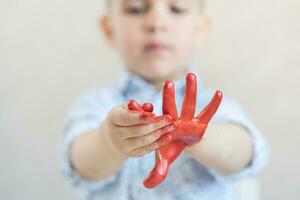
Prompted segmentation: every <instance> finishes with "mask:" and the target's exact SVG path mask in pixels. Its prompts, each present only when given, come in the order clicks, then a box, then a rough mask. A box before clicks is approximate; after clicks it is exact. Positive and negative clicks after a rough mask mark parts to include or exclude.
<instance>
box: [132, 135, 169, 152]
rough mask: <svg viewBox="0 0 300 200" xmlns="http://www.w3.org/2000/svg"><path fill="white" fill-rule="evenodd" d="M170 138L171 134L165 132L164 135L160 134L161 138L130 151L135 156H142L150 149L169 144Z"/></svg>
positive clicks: (150, 150) (153, 149)
mask: <svg viewBox="0 0 300 200" xmlns="http://www.w3.org/2000/svg"><path fill="white" fill-rule="evenodd" d="M172 140H173V138H172V136H171V134H169V133H167V134H165V135H164V136H162V137H161V138H159V139H158V140H157V141H155V142H152V143H151V144H149V145H147V146H144V147H141V148H137V149H135V150H133V151H132V153H133V155H135V156H143V155H145V154H147V153H150V152H152V151H155V150H157V149H159V148H161V147H163V146H165V145H167V144H170V143H171V142H172Z"/></svg>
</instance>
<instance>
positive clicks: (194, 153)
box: [186, 123, 253, 174]
mask: <svg viewBox="0 0 300 200" xmlns="http://www.w3.org/2000/svg"><path fill="white" fill-rule="evenodd" d="M186 152H187V153H188V154H189V155H190V156H191V157H193V158H194V159H195V160H198V161H200V162H201V163H202V164H204V165H206V166H207V167H208V168H213V169H215V170H218V171H219V172H221V173H223V174H230V173H234V172H238V171H240V170H241V169H243V168H245V167H246V166H247V165H248V164H249V162H250V161H251V159H252V156H253V145H252V140H251V136H250V135H249V133H248V132H247V130H246V129H244V128H242V127H241V126H239V125H236V124H233V123H211V124H210V125H209V126H208V127H207V129H206V133H205V135H204V137H203V138H202V140H201V141H200V142H198V143H196V144H194V145H192V146H190V147H188V148H187V149H186Z"/></svg>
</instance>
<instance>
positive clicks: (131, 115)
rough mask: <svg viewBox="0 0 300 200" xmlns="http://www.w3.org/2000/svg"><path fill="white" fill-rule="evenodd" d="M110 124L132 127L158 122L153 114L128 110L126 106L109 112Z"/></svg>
mask: <svg viewBox="0 0 300 200" xmlns="http://www.w3.org/2000/svg"><path fill="white" fill-rule="evenodd" d="M110 118H111V121H112V123H114V124H115V125H117V126H134V125H139V124H148V123H151V122H155V121H157V120H158V117H157V116H156V115H155V114H154V113H150V112H144V111H143V112H140V111H136V110H128V108H127V106H125V105H124V106H119V107H116V108H114V109H113V110H112V111H111V112H110Z"/></svg>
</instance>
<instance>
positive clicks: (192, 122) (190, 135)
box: [144, 73, 222, 188]
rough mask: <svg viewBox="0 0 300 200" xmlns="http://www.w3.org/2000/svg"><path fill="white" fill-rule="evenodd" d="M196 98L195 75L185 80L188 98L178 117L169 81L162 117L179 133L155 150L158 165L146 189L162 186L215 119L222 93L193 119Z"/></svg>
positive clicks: (164, 90) (172, 133)
mask: <svg viewBox="0 0 300 200" xmlns="http://www.w3.org/2000/svg"><path fill="white" fill-rule="evenodd" d="M196 96H197V79H196V76H195V75H194V74H192V73H189V74H187V76H186V88H185V95H184V100H183V104H182V109H181V116H180V118H179V117H178V113H177V108H176V102H175V90H174V84H173V82H171V81H166V82H165V84H164V88H163V105H162V108H163V114H164V115H170V116H171V117H172V119H173V120H174V122H175V123H176V125H177V128H176V130H174V131H173V132H171V133H169V134H170V135H171V136H172V140H173V141H172V142H171V143H169V144H166V145H164V146H162V147H161V148H159V149H157V150H156V154H155V155H156V157H155V159H156V164H155V167H154V168H153V169H152V171H151V172H150V174H149V176H148V177H147V178H146V179H145V180H144V185H145V187H147V188H153V187H155V186H157V185H158V184H159V183H161V182H162V181H163V180H164V179H165V178H166V176H167V173H168V169H169V166H170V165H171V163H172V162H173V161H174V160H175V159H176V158H177V157H178V156H179V155H180V153H181V152H182V151H183V150H184V149H185V147H186V146H188V145H192V144H194V143H196V142H198V141H200V140H201V138H202V136H203V135H204V133H205V130H206V127H207V125H208V122H209V121H210V119H211V118H212V117H213V115H214V114H215V112H216V111H217V109H218V106H219V105H220V103H221V100H222V93H221V92H220V91H217V92H216V93H215V95H214V97H213V98H212V100H211V102H210V103H209V104H208V105H207V106H206V107H205V108H204V109H203V111H202V112H201V113H200V114H199V115H198V116H196V117H194V113H195V108H196Z"/></svg>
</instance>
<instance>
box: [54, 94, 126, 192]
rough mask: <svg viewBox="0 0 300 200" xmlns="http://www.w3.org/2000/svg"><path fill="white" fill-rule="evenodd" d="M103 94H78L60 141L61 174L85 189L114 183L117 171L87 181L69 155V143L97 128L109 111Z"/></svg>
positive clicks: (95, 188) (96, 188)
mask: <svg viewBox="0 0 300 200" xmlns="http://www.w3.org/2000/svg"><path fill="white" fill-rule="evenodd" d="M105 98H106V97H105V96H104V95H102V96H101V95H100V94H98V93H97V92H96V91H90V92H87V93H86V94H84V95H82V96H80V97H79V98H77V99H76V101H75V102H74V103H73V105H72V106H71V108H70V110H69V112H68V114H67V116H66V119H65V123H64V129H63V134H62V139H61V141H60V146H59V147H60V148H59V154H60V164H61V171H62V174H63V175H64V176H65V177H67V178H68V179H69V180H70V181H71V183H72V184H73V186H75V187H78V188H81V189H84V190H85V191H94V190H100V189H101V188H104V187H107V186H109V185H111V184H114V182H115V181H117V179H118V176H119V175H120V174H119V172H118V173H116V174H115V175H113V176H111V177H109V178H106V179H101V180H99V181H89V180H86V179H84V178H83V177H82V176H80V175H79V174H78V173H77V172H76V171H75V170H74V168H73V166H72V163H71V161H70V157H69V155H70V154H69V153H70V152H69V151H70V145H71V144H72V142H73V141H74V139H76V138H77V137H78V136H80V135H81V134H84V133H85V132H86V131H88V130H90V129H94V128H97V127H98V126H99V124H100V123H101V121H102V120H104V119H105V116H106V115H107V113H108V112H109V108H110V105H108V104H107V103H105V102H107V101H106V100H105Z"/></svg>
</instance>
